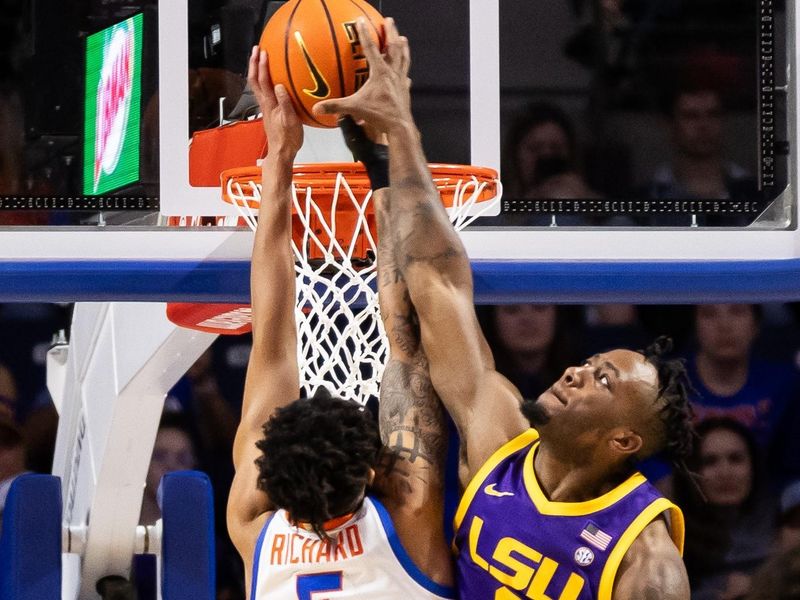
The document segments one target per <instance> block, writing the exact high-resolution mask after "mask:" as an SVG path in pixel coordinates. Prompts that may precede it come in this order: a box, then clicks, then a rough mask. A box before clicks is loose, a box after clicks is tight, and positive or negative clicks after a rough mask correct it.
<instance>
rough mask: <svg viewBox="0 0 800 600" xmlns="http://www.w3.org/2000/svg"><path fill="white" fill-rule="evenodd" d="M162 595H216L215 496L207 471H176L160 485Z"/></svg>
mask: <svg viewBox="0 0 800 600" xmlns="http://www.w3.org/2000/svg"><path fill="white" fill-rule="evenodd" d="M158 504H159V506H160V507H161V520H162V527H163V533H162V535H161V596H162V598H163V599H164V600H213V599H214V598H215V597H216V573H215V558H214V554H215V537H214V498H213V494H212V490H211V482H210V481H209V480H208V476H207V475H206V474H205V473H200V472H198V471H175V472H173V473H167V474H166V475H164V477H162V478H161V485H160V486H159V488H158Z"/></svg>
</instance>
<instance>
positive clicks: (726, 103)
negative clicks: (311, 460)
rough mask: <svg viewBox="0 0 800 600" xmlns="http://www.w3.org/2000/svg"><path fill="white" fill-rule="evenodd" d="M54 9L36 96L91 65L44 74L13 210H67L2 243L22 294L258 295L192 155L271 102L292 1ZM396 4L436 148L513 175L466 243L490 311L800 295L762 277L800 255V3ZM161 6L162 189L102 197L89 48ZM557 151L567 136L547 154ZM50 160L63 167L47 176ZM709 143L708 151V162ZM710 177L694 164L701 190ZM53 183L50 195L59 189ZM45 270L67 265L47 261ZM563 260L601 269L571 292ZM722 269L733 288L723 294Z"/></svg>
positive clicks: (319, 139)
mask: <svg viewBox="0 0 800 600" xmlns="http://www.w3.org/2000/svg"><path fill="white" fill-rule="evenodd" d="M47 3H48V0H38V1H37V2H34V3H32V4H33V5H36V6H38V7H40V8H41V7H42V6H45V5H47V6H48V8H49V10H51V11H53V12H52V14H51V15H50V16H49V17H48V18H44V17H42V19H43V20H42V19H40V20H42V22H41V23H39V24H38V26H39V27H41V28H45V29H47V27H49V28H50V30H47V31H45V32H39V33H40V34H41V33H48V35H36V36H34V35H33V34H32V33H31V36H30V38H29V41H28V42H26V44H27V45H25V44H23V45H24V46H25V51H26V52H29V53H30V54H31V56H30V61H31V63H30V65H29V66H30V71H29V73H36V77H34V79H35V81H34V82H33V83H32V84H31V85H30V86H28V87H30V88H31V89H36V87H37V86H41V85H44V83H43V81H45V80H46V79H47V78H46V77H44V76H43V75H41V73H46V72H48V71H47V70H46V68H45V67H46V66H47V64H48V62H47V61H48V60H49V59H51V58H52V56H53V54H54V53H55V52H56V51H57V49H55V47H53V48H51V47H50V46H49V45H48V43H49V42H47V40H52V44H55V43H56V42H58V43H59V44H61V45H60V46H58V48H62V50H61V52H62V54H64V56H65V60H66V58H69V59H70V60H72V61H73V63H74V64H72V63H71V64H72V67H71V68H69V69H65V70H64V73H63V74H62V73H60V72H59V73H58V75H59V77H61V78H62V79H64V82H66V83H64V82H62V81H61V80H60V79H59V80H58V81H56V82H55V83H53V85H56V84H58V85H59V86H60V87H58V88H48V90H47V92H46V93H43V92H42V90H40V91H39V92H31V91H30V90H28V89H27V88H25V86H22V88H25V89H22V88H21V89H22V91H21V92H20V98H21V101H20V102H19V104H21V105H23V107H24V109H25V110H22V111H21V112H23V113H25V114H23V118H22V119H21V121H22V122H23V123H25V128H24V131H22V132H21V133H20V134H19V137H20V138H24V140H25V141H24V147H25V153H26V161H27V163H26V165H28V166H27V171H25V172H24V177H22V178H20V179H19V180H20V181H21V183H20V185H18V186H17V187H16V189H14V190H12V193H11V194H8V195H7V196H4V197H3V201H2V207H3V208H4V209H10V208H15V209H21V208H25V209H26V210H28V209H30V208H43V209H46V212H45V213H42V212H38V213H31V212H30V211H29V210H28V212H26V214H35V215H38V217H37V218H38V219H39V220H38V221H36V220H34V221H30V220H23V222H25V223H30V222H35V223H37V224H40V225H42V229H32V228H30V227H14V228H11V229H9V230H7V231H6V232H4V234H3V236H2V239H0V256H2V257H3V258H4V259H5V263H3V264H4V265H5V266H4V273H3V275H4V277H8V278H9V279H8V281H10V282H12V283H13V285H14V287H13V288H11V290H10V291H9V292H6V294H7V296H6V297H7V298H9V299H23V298H30V297H36V298H40V299H44V298H51V299H53V298H57V299H59V300H69V299H80V298H94V299H112V298H124V299H128V300H134V299H143V298H144V299H148V298H149V299H176V300H177V299H184V300H191V299H193V298H196V297H197V295H202V296H203V298H204V299H208V300H211V299H213V300H218V301H225V300H230V301H234V300H238V301H240V300H242V299H246V296H247V281H246V276H247V272H248V257H249V251H250V244H251V243H252V237H251V234H250V233H249V232H247V231H244V230H242V229H238V228H236V227H227V226H218V225H216V223H217V221H213V220H211V221H209V223H212V224H211V225H210V226H207V227H203V228H192V227H186V228H175V227H171V226H168V223H170V224H174V223H175V222H178V221H179V220H180V218H181V217H184V218H186V217H192V216H194V217H198V216H206V217H212V216H213V217H215V216H219V215H232V214H235V213H233V212H232V209H231V208H230V207H229V206H227V205H225V204H224V203H222V202H220V200H219V198H220V190H219V188H216V187H214V185H213V183H214V181H215V179H216V175H215V174H214V173H210V174H209V173H208V172H205V173H204V175H205V176H206V178H207V179H210V180H211V182H212V184H211V185H207V184H204V185H192V183H191V179H192V178H191V173H190V153H191V149H192V146H196V137H195V136H196V134H197V132H198V131H213V130H215V129H216V128H217V127H218V126H219V125H220V123H224V122H228V121H233V120H234V119H246V118H248V117H249V116H252V114H253V111H252V106H251V107H249V108H248V106H247V102H240V100H242V98H241V97H242V92H243V90H244V78H243V75H244V69H245V67H246V57H247V50H248V48H249V46H250V44H251V42H252V41H253V40H254V38H255V36H256V35H257V31H258V30H259V29H260V26H261V23H263V20H264V19H265V18H266V16H267V13H268V11H269V4H270V3H269V2H263V1H261V0H251V1H247V2H233V1H223V0H203V1H202V2H194V1H192V2H190V1H189V0H161V1H160V2H147V3H141V4H136V3H125V4H124V5H122V4H115V3H111V4H109V3H103V6H102V7H89V8H85V7H84V8H77V7H64V6H63V3H54V4H53V6H49V4H47ZM374 4H375V5H376V7H377V8H379V9H380V10H381V11H382V12H383V13H384V14H386V15H392V16H394V17H395V18H396V20H397V22H398V25H399V28H400V29H401V32H402V33H404V34H405V35H407V36H408V37H409V38H410V41H411V48H412V55H413V65H412V73H411V75H412V78H413V81H414V87H413V100H414V107H415V116H416V119H417V122H418V125H419V127H420V130H421V132H422V134H423V140H424V144H425V148H426V152H427V155H428V159H429V160H430V161H431V162H451V163H472V164H475V165H479V166H489V167H494V168H496V169H497V170H498V171H499V173H500V174H501V179H502V180H503V182H504V184H505V192H504V196H503V203H502V214H500V215H498V216H496V217H493V218H488V219H480V220H479V221H478V224H477V225H476V226H473V227H470V228H468V229H467V230H466V231H464V232H463V233H462V236H463V240H464V243H465V245H466V247H467V250H468V252H469V254H470V256H471V257H472V259H473V264H474V268H475V274H476V294H477V295H476V298H477V299H478V301H493V300H503V301H508V300H511V299H516V300H520V299H528V300H541V301H552V300H556V301H576V302H580V301H592V300H611V299H613V300H619V301H622V300H629V301H660V300H662V299H663V298H664V296H663V293H664V290H665V289H668V288H670V287H671V286H673V284H674V280H675V278H676V277H680V278H683V280H686V278H687V277H694V280H693V281H695V283H692V284H691V285H689V286H686V285H682V286H681V292H682V293H683V294H684V296H682V297H683V298H684V301H692V300H698V299H709V298H711V297H712V296H711V295H713V297H714V298H717V297H720V296H724V294H725V293H731V294H737V297H739V298H743V297H749V296H747V294H756V295H758V294H764V295H768V296H769V297H770V298H773V299H775V298H776V297H778V296H779V297H792V296H794V295H795V294H796V291H795V286H794V285H793V284H791V283H790V282H788V281H787V282H784V283H783V284H782V286H781V284H777V285H778V287H779V288H780V289H776V288H774V286H768V287H769V289H767V287H764V286H761V287H760V285H761V284H760V283H759V282H760V281H762V280H761V279H760V278H759V277H756V276H755V275H753V276H752V277H748V278H747V279H746V280H743V279H742V278H741V277H739V274H740V273H742V272H750V273H755V272H756V271H757V270H758V269H759V268H761V267H766V266H767V263H768V262H771V263H772V267H773V268H774V269H777V270H779V271H781V272H784V273H786V272H787V269H788V272H789V273H793V272H794V271H793V269H794V268H795V267H794V263H793V262H791V261H793V260H795V259H797V258H798V255H799V254H800V244H799V243H798V237H797V236H798V233H797V229H796V222H797V211H796V202H795V192H794V190H795V189H796V188H797V176H798V173H797V161H796V159H795V158H794V154H793V151H794V148H795V144H796V141H797V138H798V129H797V127H798V126H797V120H796V114H797V108H798V106H797V102H798V100H797V93H796V83H795V81H796V77H790V75H791V73H792V71H793V70H794V68H795V64H796V62H797V47H796V43H795V37H796V34H795V32H796V27H795V22H796V18H797V17H796V13H795V7H794V3H784V2H776V1H770V0H737V2H735V3H734V4H735V6H733V7H732V6H731V5H730V3H724V2H723V3H720V2H717V1H716V0H704V1H703V2H698V3H689V4H691V6H692V8H691V9H685V10H689V12H688V13H687V12H681V11H680V10H678V9H676V8H675V4H676V3H672V2H666V1H664V2H651V3H646V4H647V5H648V6H649V8H648V9H647V10H644V12H641V11H638V12H637V11H636V10H633V9H631V8H629V7H626V6H622V4H620V5H619V6H617V9H618V10H616V9H614V6H615V3H608V5H609V6H610V8H606V9H605V11H606V12H602V11H601V12H597V9H596V8H594V5H595V4H596V3H593V2H588V1H581V0H577V1H575V2H555V3H552V2H550V3H535V2H533V3H532V2H527V1H525V0H504V2H502V3H498V2H496V1H493V0H470V1H469V2H458V1H457V0H443V1H441V2H435V3H414V4H413V6H412V3H408V2H402V1H400V0H375V1H374ZM634 4H635V3H634ZM723 8H724V10H723ZM82 10H83V11H85V13H86V14H84V13H80V14H78V13H79V12H80V11H82ZM681 10H684V9H681ZM720 10H722V12H720ZM57 11H61V12H63V13H64V14H63V15H62V14H61V13H60V12H57ZM140 13H141V14H143V17H142V23H143V24H142V39H143V48H142V59H141V61H142V72H143V79H142V83H141V105H140V107H139V110H140V113H141V115H140V116H141V123H142V125H141V145H140V157H139V158H140V176H139V181H138V183H137V184H134V185H130V186H128V187H121V188H119V189H115V190H111V191H110V192H107V193H105V194H103V195H95V196H93V195H88V196H84V195H82V193H81V191H82V190H80V189H79V188H78V186H75V185H72V184H71V183H70V182H71V181H72V180H73V179H76V177H74V176H73V175H72V173H73V170H74V169H73V166H74V165H85V163H86V160H85V159H86V157H85V156H82V155H81V151H75V146H76V145H78V146H80V142H82V141H85V140H83V133H81V131H75V132H73V131H72V130H70V129H69V127H70V125H69V124H70V123H72V122H75V123H77V124H78V125H77V126H78V127H81V126H82V125H83V124H84V118H83V114H84V111H83V108H84V106H83V105H82V103H81V102H77V101H74V98H73V99H72V100H73V103H72V104H70V103H68V102H66V101H65V100H64V98H63V94H60V93H59V89H61V88H63V89H72V88H75V89H78V88H79V87H80V86H79V85H78V83H77V82H83V81H84V79H85V73H83V71H85V68H86V65H87V61H86V59H85V58H84V55H83V53H84V50H85V47H84V46H85V40H86V39H88V38H89V37H91V36H93V35H96V34H98V33H99V32H101V31H103V30H105V29H106V28H109V27H114V26H115V25H117V24H119V23H121V22H122V21H124V20H126V19H130V18H132V17H133V16H134V15H136V14H140ZM37 14H38V15H40V16H41V15H42V14H44V15H47V14H48V13H47V11H43V10H39V11H38V13H37ZM720 15H722V16H720ZM722 17H724V18H722ZM37 18H38V17H37ZM32 20H33V21H34V22H35V23H38V21H37V20H36V18H34V19H32ZM53 21H57V24H54V22H53ZM70 28H71V29H70ZM69 31H72V37H69V39H68V40H67V41H69V43H70V44H72V46H69V44H67V45H66V46H65V43H64V40H65V39H66V38H65V36H67V33H68V32H69ZM72 38H74V39H72ZM26 39H28V38H26ZM52 44H51V45H52ZM65 47H69V48H73V50H71V51H64V50H63V48H65ZM751 67H752V68H751ZM34 68H36V69H38V70H34ZM754 74H755V75H754ZM51 79H52V77H51ZM34 84H35V85H34ZM81 85H82V83H81ZM70 86H72V87H70ZM156 91H157V93H156ZM677 91H681V92H683V91H688V92H690V94H689V95H690V96H692V94H694V96H696V97H691V98H690V100H691V102H690V106H689V107H688V109H687V107H685V106H684V107H683V109H686V110H688V113H687V114H683V115H682V118H683V120H684V121H686V120H687V119H688V120H689V122H690V127H689V130H688V132H687V131H683V132H681V131H680V130H679V126H680V125H681V123H680V122H679V120H678V119H677V118H676V114H677V113H676V111H675V110H674V106H675V104H674V99H675V96H676V92H677ZM709 91H711V92H713V94H711V96H710V98H709V94H708V92H709ZM670 93H672V97H670ZM87 97H88V96H87ZM670 98H671V100H672V101H673V104H669V102H668V100H669V99H670ZM698 103H699V105H698ZM73 105H74V106H73ZM237 109H238V111H237ZM69 110H71V111H73V113H72V114H70V115H60V113H63V112H65V111H69ZM684 112H685V111H684ZM75 115H77V116H75ZM542 115H544V116H542ZM66 117H71V118H66ZM536 119H539V120H542V119H544V121H546V122H547V123H549V124H550V125H551V127H550V129H551V131H550V133H551V135H550V136H549V137H547V136H545V139H544V142H541V140H539V141H538V142H537V140H535V139H533V138H530V139H529V138H528V137H526V135H523V134H526V133H529V132H530V130H529V129H526V126H530V122H531V121H536ZM548 119H549V121H548ZM692 119H694V126H691V120H692ZM4 123H7V121H4ZM553 124H555V126H556V127H555V130H556V133H555V134H553V133H552V130H553V129H554V127H552V125H553ZM683 124H684V125H685V123H683ZM4 127H10V126H9V125H4ZM693 127H694V129H693ZM698 128H699V130H698ZM684 129H685V127H684ZM709 129H710V132H709ZM12 133H13V132H12ZM681 133H682V135H683V136H684V137H683V138H681V137H680V135H681ZM693 135H694V138H692V136H693ZM534 137H535V136H534ZM307 139H308V141H309V143H308V144H307V146H306V147H304V148H303V151H302V154H301V159H302V160H308V161H329V160H330V161H334V160H342V159H343V158H346V150H345V149H344V147H343V145H342V144H341V142H340V141H339V138H338V133H337V132H336V131H324V130H309V132H308V134H307ZM687 140H688V142H687ZM523 142H525V143H523ZM539 142H541V143H544V144H545V146H546V145H547V144H550V145H551V146H556V147H557V146H559V145H560V146H561V148H560V149H558V148H557V151H552V148H551V151H549V154H548V152H544V153H543V152H542V150H541V148H538V149H537V147H536V143H539ZM687 143H689V144H690V147H688V148H687V147H686V145H687ZM691 144H694V146H691ZM704 144H705V147H704V148H703V147H702V146H703V145H704ZM512 149H513V150H514V151H513V152H512ZM559 152H560V153H559ZM37 153H40V154H43V155H46V156H45V159H46V160H45V159H42V162H44V163H45V165H44V167H42V169H40V171H41V172H43V173H45V174H47V173H50V174H51V175H47V176H45V175H41V173H40V171H36V170H35V169H33V168H32V167H30V166H29V164H30V163H31V162H35V161H34V159H36V157H37V156H39V155H38V154H37ZM48 153H49V154H48ZM697 154H699V155H700V159H702V158H703V156H705V158H707V159H708V160H707V161H705V162H706V163H708V164H705V163H704V162H703V160H695V161H694V162H693V161H692V160H690V159H692V157H693V155H697ZM52 156H55V159H52V160H51V158H52ZM542 156H544V159H542V160H540V159H541V158H542ZM687 157H688V158H687ZM694 158H697V157H696V156H695V157H694ZM47 161H50V162H47ZM53 161H55V162H53ZM525 161H527V162H525ZM704 165H705V167H709V165H710V167H715V165H716V167H718V168H717V169H716V170H714V169H713V168H710V167H709V170H708V171H703V168H704ZM71 169H73V170H71ZM23 170H24V169H23ZM693 170H694V171H693ZM687 171H688V172H690V174H691V173H692V172H693V173H694V174H695V176H694V177H689V180H690V181H688V183H687V182H685V181H683V180H684V179H685V178H684V175H685V172H687ZM709 174H710V175H709ZM40 175H41V179H43V180H45V183H47V185H36V182H37V177H40ZM48 177H49V179H48ZM29 181H34V184H33V185H29V184H28V183H27V182H29ZM54 181H57V182H58V183H59V186H60V187H59V186H57V185H55V183H53V182H54ZM704 183H706V184H708V185H706V186H705V188H704V186H703V185H702V184H704ZM729 184H735V185H729ZM71 185H72V187H70V186H71ZM48 186H49V187H48ZM715 186H716V187H715ZM0 191H2V192H4V193H8V188H6V189H4V190H0ZM54 209H59V210H61V211H62V212H54ZM78 209H83V210H82V211H81V212H78ZM132 209H133V211H132ZM131 211H132V212H131ZM156 211H158V214H156ZM8 214H9V213H8V212H7V211H0V217H2V216H3V215H8ZM14 214H15V215H16V214H18V213H16V212H15V213H14ZM64 215H66V216H64ZM184 220H186V219H184ZM228 222H229V223H230V222H234V221H228ZM57 223H58V225H56V224H57ZM76 226H77V228H76ZM734 261H736V262H734ZM787 261H788V262H787ZM598 265H600V266H602V268H600V266H598ZM670 265H673V267H670ZM695 267H696V268H695ZM751 267H752V269H755V271H751V270H750V269H751ZM39 269H41V270H42V271H41V272H46V273H59V272H60V273H64V274H65V275H66V277H63V278H59V277H51V278H49V279H48V278H43V277H41V276H39V275H38V274H37V275H31V272H33V271H37V270H39ZM127 269H130V270H127ZM553 269H556V270H558V269H564V271H563V274H564V277H565V278H566V279H569V276H570V274H571V273H572V274H579V273H581V274H583V275H584V276H585V277H586V278H587V282H586V283H585V284H583V285H581V286H579V287H576V288H571V287H570V285H567V284H565V283H564V281H562V280H560V279H559V277H558V276H556V275H555V274H554V272H553ZM604 269H605V270H604ZM693 269H694V270H693ZM707 269H710V270H711V271H707ZM120 273H126V275H125V276H119V274H120ZM545 273H548V274H549V275H548V276H547V277H545V278H543V274H545ZM709 273H718V274H721V280H723V281H728V282H729V283H730V285H721V287H718V288H714V289H711V287H707V286H706V284H707V283H708V282H709V281H710V280H709V277H708V274H709ZM637 274H638V275H637ZM692 274H694V275H692ZM723 274H724V275H723ZM132 276H135V277H136V285H131V277H132ZM629 276H630V277H629ZM642 277H644V278H645V279H646V281H649V282H651V284H652V285H651V286H650V287H648V289H649V290H650V291H645V290H644V288H642V286H641V285H640V284H641V283H642V281H643V280H642V279H641V278H642ZM68 278H69V280H73V281H77V280H80V281H81V282H82V283H81V286H80V287H79V286H76V285H72V286H71V285H70V284H69V283H68ZM792 279H794V280H797V278H795V277H792ZM734 280H736V281H737V283H736V284H735V285H734V283H733V282H734ZM232 282H233V283H232ZM562 284H564V285H567V288H569V289H572V291H570V292H567V291H565V290H564V289H562ZM698 286H699V287H698ZM704 286H706V287H704ZM645 287H646V286H645ZM640 288H642V289H640ZM659 290H660V291H659ZM748 290H749V291H748ZM98 295H99V296H98ZM776 295H777V296H776Z"/></svg>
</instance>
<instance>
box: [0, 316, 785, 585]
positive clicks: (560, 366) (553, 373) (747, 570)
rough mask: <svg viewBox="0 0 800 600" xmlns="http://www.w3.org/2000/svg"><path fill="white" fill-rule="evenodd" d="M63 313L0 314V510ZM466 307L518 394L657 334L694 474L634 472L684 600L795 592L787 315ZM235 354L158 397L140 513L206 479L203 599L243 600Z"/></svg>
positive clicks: (146, 569)
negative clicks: (679, 559)
mask: <svg viewBox="0 0 800 600" xmlns="http://www.w3.org/2000/svg"><path fill="white" fill-rule="evenodd" d="M69 312H70V307H69V306H55V305H29V306H26V307H22V306H19V305H3V306H0V323H2V326H3V331H4V332H6V333H8V335H9V337H7V338H6V339H8V340H11V339H13V340H14V343H13V344H11V343H8V344H6V345H5V346H4V347H3V348H2V352H0V511H1V510H2V505H3V502H4V498H5V494H6V493H7V491H8V488H9V486H10V483H11V481H13V479H14V478H15V477H16V476H18V475H19V474H21V473H25V472H27V471H34V472H48V471H49V470H50V467H51V462H52V452H53V445H54V439H55V433H56V428H57V419H58V417H57V413H56V411H55V409H54V407H53V405H52V402H51V401H50V399H49V396H48V394H47V391H46V389H45V384H44V382H45V373H44V356H45V352H46V350H47V348H48V346H49V341H50V339H51V335H52V332H53V331H55V330H57V329H59V328H67V327H68V323H69ZM478 313H479V319H480V322H481V325H482V327H483V329H484V332H485V334H486V337H487V339H488V341H489V343H490V345H491V347H492V349H493V352H494V356H495V359H496V361H497V366H498V370H499V371H500V372H501V373H503V374H504V375H506V376H507V377H508V378H509V379H510V380H511V381H513V382H514V383H515V384H516V385H517V386H518V387H519V389H520V390H521V391H522V393H523V394H524V395H525V396H528V397H533V396H537V395H538V394H540V393H541V392H542V391H544V390H545V389H546V388H548V387H549V386H550V385H551V384H552V383H553V382H554V381H555V380H556V379H557V378H558V377H560V376H561V375H562V373H563V371H564V369H565V368H566V367H567V366H569V365H574V364H578V363H580V362H581V361H583V360H584V359H585V358H587V357H589V356H591V355H593V354H595V353H597V352H602V351H604V350H607V349H610V348H613V347H619V346H624V347H630V348H633V349H637V348H643V347H645V346H646V345H647V344H648V343H649V342H650V341H652V339H653V338H655V337H656V336H657V335H660V334H669V335H671V336H672V337H673V339H674V341H675V344H676V352H677V353H678V355H680V356H682V357H684V359H685V361H686V365H687V368H688V372H689V375H690V379H691V382H692V385H693V387H694V391H693V392H692V398H693V407H694V414H695V420H696V424H697V432H698V438H697V443H696V444H695V450H694V453H693V455H692V457H691V460H690V463H689V464H688V465H687V466H688V467H689V470H690V472H692V473H694V476H693V477H691V478H688V479H687V478H686V477H685V476H682V475H680V472H681V469H674V468H673V466H672V465H670V464H668V463H666V462H664V461H661V460H659V459H651V460H648V461H647V463H645V464H642V465H641V468H642V470H643V472H644V473H645V474H646V475H647V476H648V477H649V478H650V479H651V480H652V481H654V482H655V483H656V485H658V486H659V488H660V489H661V490H662V491H663V492H665V493H666V494H668V495H669V496H670V497H672V498H673V499H674V500H676V501H677V502H678V504H679V505H680V506H681V508H682V509H683V511H684V515H685V519H686V549H685V560H686V565H687V568H688V570H689V574H690V578H691V583H692V589H693V595H692V598H693V599H694V598H696V599H699V600H705V599H714V600H727V599H734V598H771V599H777V598H784V597H786V598H792V597H795V596H791V595H781V594H788V592H786V591H785V589H783V588H781V587H780V586H782V585H786V586H790V585H795V586H796V585H797V582H798V581H800V572H798V570H797V569H798V567H800V558H799V557H798V553H800V385H799V384H800V373H798V364H800V306H797V305H793V304H788V305H776V304H767V305H743V304H708V305H698V306H632V305H592V306H556V305H545V304H512V305H501V306H479V307H478ZM249 345H250V340H249V338H248V337H247V336H240V337H224V338H220V339H218V340H217V342H215V343H214V345H213V346H212V347H211V348H210V349H209V351H208V352H207V353H206V354H204V355H203V356H202V357H201V358H200V359H199V360H198V361H197V363H196V364H195V365H194V366H193V367H192V368H191V369H190V370H189V372H187V373H186V375H185V376H184V377H183V378H182V379H181V380H180V381H179V383H178V384H177V385H176V386H175V387H174V388H173V389H172V391H171V392H170V393H169V395H168V396H167V398H166V400H165V406H164V414H163V417H162V421H161V424H160V427H159V432H158V436H157V439H156V442H155V447H154V450H153V455H152V461H151V466H150V471H149V473H148V476H147V482H146V487H145V493H144V500H143V503H142V509H141V518H140V522H141V523H142V524H152V523H154V522H155V521H156V520H157V519H158V518H159V517H160V513H159V508H158V504H157V502H156V491H157V489H158V483H159V481H160V478H161V476H162V475H163V474H165V473H168V472H170V471H175V470H183V469H200V470H202V471H205V472H206V473H208V475H209V477H210V478H211V480H212V483H213V486H214V494H215V504H216V518H217V523H216V532H217V544H218V548H217V560H218V579H217V581H218V588H219V595H218V598H220V599H225V600H232V599H240V598H244V590H243V589H242V581H243V579H242V570H241V564H240V561H239V559H238V557H237V556H236V553H235V552H234V550H233V548H232V546H231V544H230V541H229V540H228V537H227V533H226V528H225V523H224V515H225V505H226V500H227V493H228V489H229V486H230V482H231V478H232V476H233V470H232V462H231V447H232V443H233V437H234V433H235V430H236V426H237V423H238V418H239V410H240V405H241V395H242V385H243V381H244V373H245V368H246V365H247V360H248V355H249ZM449 491H450V494H451V496H457V495H458V493H459V490H458V489H455V488H454V489H451V490H449ZM451 500H452V498H451ZM135 571H136V574H137V581H138V584H139V589H140V597H141V598H147V597H149V596H148V595H147V590H153V589H154V587H153V586H154V585H155V566H154V562H153V560H152V557H146V556H145V557H138V558H137V561H136V567H135ZM786 589H788V588H786ZM781 590H783V591H781ZM795 592H796V590H795Z"/></svg>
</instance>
